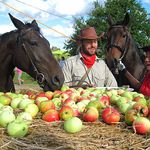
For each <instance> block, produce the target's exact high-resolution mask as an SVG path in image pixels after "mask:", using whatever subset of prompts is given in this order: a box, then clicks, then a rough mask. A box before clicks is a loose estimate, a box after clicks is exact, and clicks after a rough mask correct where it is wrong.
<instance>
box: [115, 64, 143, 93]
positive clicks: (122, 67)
mask: <svg viewBox="0 0 150 150" xmlns="http://www.w3.org/2000/svg"><path fill="white" fill-rule="evenodd" d="M118 69H119V70H120V71H121V72H122V73H123V74H124V75H125V77H126V78H127V79H128V80H129V82H130V84H131V85H132V86H133V88H135V89H137V90H139V88H140V86H141V83H140V82H139V81H138V80H137V79H136V78H135V77H134V76H133V75H132V74H131V73H130V72H129V71H127V69H126V67H125V65H124V64H123V63H122V62H121V61H120V62H119V63H118Z"/></svg>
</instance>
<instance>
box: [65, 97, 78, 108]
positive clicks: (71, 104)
mask: <svg viewBox="0 0 150 150" xmlns="http://www.w3.org/2000/svg"><path fill="white" fill-rule="evenodd" d="M63 105H64V106H70V107H71V108H74V107H75V108H77V106H76V104H75V101H73V100H72V99H71V98H67V99H66V100H65V101H64V103H63Z"/></svg>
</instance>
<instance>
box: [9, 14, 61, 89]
mask: <svg viewBox="0 0 150 150" xmlns="http://www.w3.org/2000/svg"><path fill="white" fill-rule="evenodd" d="M9 16H10V18H11V21H12V23H13V24H14V26H15V27H16V28H17V29H18V30H17V31H16V38H14V39H15V40H16V41H15V44H14V47H13V49H14V58H13V59H14V60H13V62H14V66H17V67H18V68H20V69H22V70H23V71H25V72H27V73H28V74H29V75H31V76H32V77H33V78H34V79H35V80H36V81H37V82H38V83H39V85H40V86H41V87H42V88H43V90H44V91H48V90H52V91H54V90H56V89H60V88H61V86H62V85H63V82H64V76H63V72H62V70H61V68H60V66H59V64H58V62H57V60H56V59H55V58H54V56H53V54H52V52H51V51H50V44H49V42H48V40H46V39H45V38H44V36H43V35H42V34H41V32H40V28H39V27H38V24H37V23H36V21H35V20H33V21H32V22H31V23H26V24H24V23H23V22H22V21H20V20H18V19H17V18H15V17H13V16H12V15H11V14H9ZM12 38H13V37H12Z"/></svg>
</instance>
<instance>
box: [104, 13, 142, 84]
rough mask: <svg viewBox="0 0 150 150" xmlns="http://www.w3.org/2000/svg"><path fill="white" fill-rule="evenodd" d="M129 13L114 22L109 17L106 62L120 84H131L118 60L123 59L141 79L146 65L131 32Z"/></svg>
mask: <svg viewBox="0 0 150 150" xmlns="http://www.w3.org/2000/svg"><path fill="white" fill-rule="evenodd" d="M129 19H130V18H129V14H128V13H127V14H126V15H125V17H124V19H123V21H120V22H117V23H116V24H113V23H112V20H111V18H109V25H110V27H109V29H108V31H107V38H108V39H107V54H106V63H107V65H108V67H109V69H110V70H111V71H112V73H113V74H114V76H115V78H116V80H117V82H118V86H122V85H130V87H132V86H131V84H130V82H129V81H128V79H127V78H126V77H125V76H124V74H123V73H122V72H120V71H119V70H118V68H117V64H118V61H120V60H121V61H122V62H123V63H124V65H125V66H126V69H127V70H128V71H129V72H130V74H132V75H133V76H134V77H135V78H136V79H137V80H139V81H141V80H142V78H143V77H144V71H145V66H144V64H143V62H142V60H141V58H140V55H139V49H138V47H137V45H136V44H135V42H134V40H133V38H132V35H131V34H130V32H129V29H128V24H129Z"/></svg>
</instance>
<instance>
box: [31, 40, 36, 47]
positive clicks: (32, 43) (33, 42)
mask: <svg viewBox="0 0 150 150" xmlns="http://www.w3.org/2000/svg"><path fill="white" fill-rule="evenodd" d="M30 44H31V45H33V46H37V45H38V44H37V42H36V41H35V40H31V41H30Z"/></svg>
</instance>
